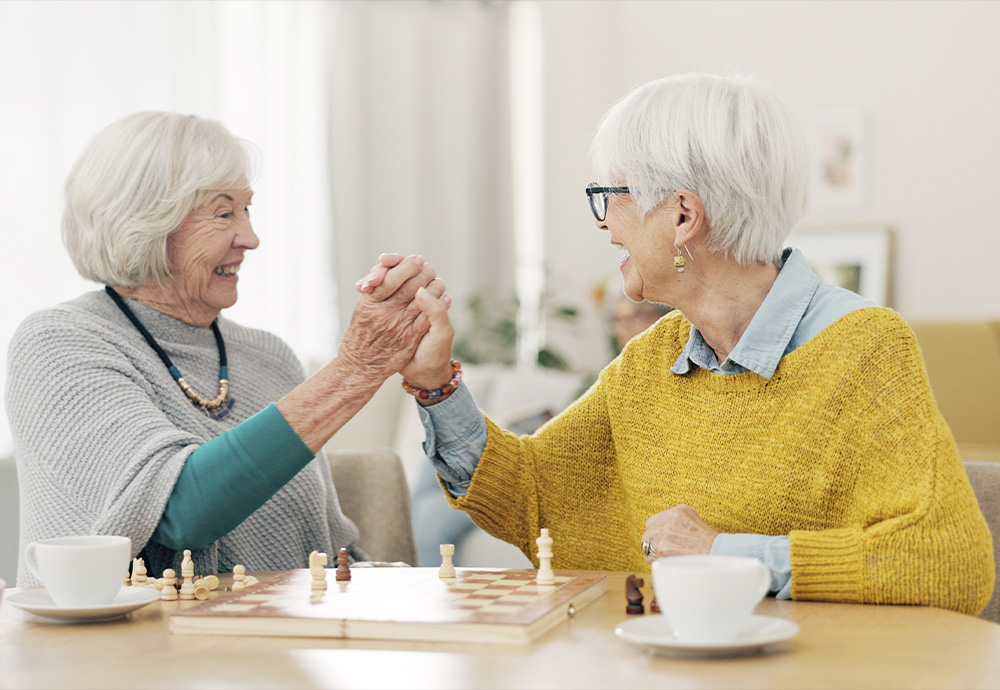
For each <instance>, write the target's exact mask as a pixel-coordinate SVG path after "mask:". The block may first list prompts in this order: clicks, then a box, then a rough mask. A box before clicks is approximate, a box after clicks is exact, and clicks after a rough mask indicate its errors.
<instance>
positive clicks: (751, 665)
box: [0, 573, 1000, 689]
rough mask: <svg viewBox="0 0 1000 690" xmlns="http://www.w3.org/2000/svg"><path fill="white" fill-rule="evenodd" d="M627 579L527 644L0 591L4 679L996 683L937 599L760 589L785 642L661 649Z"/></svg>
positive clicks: (113, 683)
mask: <svg viewBox="0 0 1000 690" xmlns="http://www.w3.org/2000/svg"><path fill="white" fill-rule="evenodd" d="M646 581H647V583H648V582H649V578H648V577H647V578H646ZM624 582H625V573H609V574H608V589H607V593H606V594H604V595H603V596H602V597H601V598H600V599H598V600H597V601H595V602H593V603H591V604H590V605H588V606H587V607H585V608H583V609H582V610H580V611H579V612H577V613H576V615H575V616H574V617H573V619H571V620H569V621H567V622H565V623H560V624H559V625H558V626H557V627H555V628H554V629H552V630H551V631H549V632H548V633H546V634H545V635H544V636H543V637H541V638H539V639H538V640H537V641H536V642H534V643H532V644H529V645H493V644H461V643H430V642H376V641H344V640H331V639H312V638H279V637H246V636H233V637H229V636H212V635H178V634H171V632H170V630H169V611H170V610H178V609H180V608H183V607H185V606H188V605H190V603H189V602H163V603H160V602H154V603H152V604H150V605H149V606H146V607H145V608H142V609H140V610H139V611H136V612H134V613H132V614H129V616H127V617H126V618H124V619H121V620H118V621H114V622H109V623H90V624H62V623H53V622H48V621H45V620H43V619H40V618H37V617H35V616H33V615H31V614H29V613H26V612H24V611H21V610H20V609H17V608H15V607H14V606H11V605H10V604H9V603H7V602H6V601H4V603H3V604H2V606H0V688H143V689H146V688H239V689H244V688H279V687H280V688H368V687H372V688H682V687H685V688H687V687H690V688H734V687H760V688H809V687H823V688H862V687H863V688H989V687H992V688H1000V626H998V625H995V624H993V623H989V622H987V621H984V620H980V619H978V618H973V617H971V616H964V615H961V614H958V613H952V612H950V611H943V610H940V609H933V608H919V607H902V606H863V605H852V604H825V603H803V602H789V601H777V600H774V599H767V600H765V601H764V602H763V603H762V604H761V605H760V607H759V608H758V609H757V613H758V614H761V615H768V616H780V617H784V618H787V619H790V620H792V621H795V622H796V623H797V624H798V625H799V626H800V628H801V630H800V633H799V635H798V636H797V637H796V638H794V639H793V640H791V641H790V642H788V643H784V648H783V649H779V650H777V651H771V652H769V653H765V654H759V655H754V656H748V657H736V658H720V659H684V658H673V657H666V656H660V655H656V654H654V653H651V652H649V651H648V650H645V649H643V648H640V647H637V646H635V645H632V644H630V643H628V642H625V641H624V640H621V639H618V638H617V637H616V636H615V634H614V629H615V625H616V624H617V623H619V622H621V621H622V620H624V619H626V618H627V616H626V615H625V596H624V591H625V585H624ZM15 591H16V590H15ZM644 591H645V592H646V593H647V598H646V602H647V604H648V602H649V599H650V595H651V593H652V592H651V587H649V586H647V587H646V588H645V589H644ZM10 592H11V590H8V592H6V593H5V595H4V599H6V596H7V594H9V593H10ZM647 615H649V614H647Z"/></svg>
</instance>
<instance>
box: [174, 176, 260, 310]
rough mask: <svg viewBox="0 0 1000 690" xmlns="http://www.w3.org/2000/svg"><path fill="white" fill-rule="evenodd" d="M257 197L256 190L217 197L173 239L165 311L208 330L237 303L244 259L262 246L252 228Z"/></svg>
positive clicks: (210, 197)
mask: <svg viewBox="0 0 1000 690" xmlns="http://www.w3.org/2000/svg"><path fill="white" fill-rule="evenodd" d="M252 196H253V191H252V190H250V189H230V190H222V191H217V192H211V193H210V194H209V195H208V197H207V198H206V200H205V202H204V203H202V204H201V205H200V206H199V207H198V208H196V209H195V210H193V211H192V212H191V213H189V214H188V216H187V218H185V219H184V222H183V223H181V226H180V227H179V228H177V230H175V231H174V232H173V233H172V234H171V235H170V239H169V240H168V244H167V257H168V259H169V262H170V269H171V273H172V279H171V280H170V282H169V283H168V284H167V285H166V286H165V287H164V289H163V292H162V294H161V298H162V299H163V300H164V301H165V302H166V304H161V305H160V308H161V310H164V311H167V313H170V314H171V315H173V316H176V317H178V318H180V319H182V320H183V321H186V322H188V323H192V324H195V325H201V326H207V325H208V324H210V323H211V322H212V320H213V319H215V318H216V317H217V316H218V315H219V312H221V311H222V310H223V309H225V308H226V307H231V306H233V305H234V304H236V299H237V296H238V295H237V289H236V284H237V282H238V281H239V278H238V277H237V275H236V274H237V271H239V269H240V264H241V263H242V262H243V255H244V253H245V252H246V251H247V250H248V249H255V248H256V247H257V245H258V244H259V240H258V239H257V235H256V234H254V231H253V228H252V227H251V225H250V199H251V197H252ZM164 306H168V307H169V309H162V307H164Z"/></svg>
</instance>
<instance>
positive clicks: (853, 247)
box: [786, 226, 892, 307]
mask: <svg viewBox="0 0 1000 690" xmlns="http://www.w3.org/2000/svg"><path fill="white" fill-rule="evenodd" d="M786 245H787V246H789V247H795V248H796V249H801V250H802V253H803V255H804V256H805V258H806V261H808V262H809V265H810V266H811V267H812V269H813V270H814V271H816V274H817V275H818V276H819V279H820V281H822V282H824V283H832V284H834V285H839V286H840V287H843V288H847V289H848V290H852V291H854V292H856V293H858V294H859V295H861V296H862V297H867V298H868V299H870V300H871V301H873V302H875V303H876V304H878V305H879V306H883V307H891V306H892V304H891V302H892V294H891V289H890V288H891V280H890V279H891V270H892V233H891V231H890V230H889V229H888V228H884V227H879V226H871V227H856V228H801V229H799V230H796V231H795V233H793V234H792V236H791V237H790V238H789V239H788V241H787V242H786Z"/></svg>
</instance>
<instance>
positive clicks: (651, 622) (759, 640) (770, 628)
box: [615, 614, 799, 656]
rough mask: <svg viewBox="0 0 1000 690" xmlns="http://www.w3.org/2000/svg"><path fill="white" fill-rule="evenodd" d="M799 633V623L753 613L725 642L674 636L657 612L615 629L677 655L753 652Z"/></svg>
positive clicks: (620, 634)
mask: <svg viewBox="0 0 1000 690" xmlns="http://www.w3.org/2000/svg"><path fill="white" fill-rule="evenodd" d="M798 634H799V626H797V625H796V624H795V623H792V622H791V621H789V620H785V619H784V618H773V617H771V616H752V617H751V618H750V622H749V623H748V624H747V626H746V627H745V628H744V629H743V630H742V631H741V632H740V634H739V635H738V636H737V637H736V638H735V639H732V640H724V641H721V642H704V641H702V642H699V641H692V640H687V641H685V640H683V639H681V638H679V637H676V636H675V635H674V631H673V630H672V629H671V628H670V623H669V622H668V621H667V619H666V617H665V616H662V615H657V614H653V615H649V616H643V617H642V618H630V619H629V620H627V621H622V622H621V623H619V624H618V627H617V628H615V635H617V636H618V637H620V638H622V639H623V640H626V641H628V642H632V643H634V644H638V645H643V646H646V647H652V648H654V649H655V650H656V651H659V652H664V653H666V654H672V655H675V656H729V655H734V654H752V653H754V652H758V651H760V650H762V649H764V648H765V647H767V646H768V645H772V644H775V643H778V642H784V641H786V640H790V639H792V638H793V637H795V636H796V635H798Z"/></svg>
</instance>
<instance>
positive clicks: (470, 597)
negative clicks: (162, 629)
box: [170, 568, 607, 643]
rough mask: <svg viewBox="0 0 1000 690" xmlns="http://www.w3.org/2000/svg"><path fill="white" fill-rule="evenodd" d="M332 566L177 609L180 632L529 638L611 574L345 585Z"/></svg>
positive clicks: (355, 575)
mask: <svg viewBox="0 0 1000 690" xmlns="http://www.w3.org/2000/svg"><path fill="white" fill-rule="evenodd" d="M333 572H334V571H332V570H331V571H328V577H327V589H326V590H321V591H313V590H312V588H311V587H312V577H311V576H310V573H309V571H308V570H292V571H289V572H286V573H282V574H280V575H277V576H276V577H274V578H272V579H270V580H265V581H263V582H261V583H260V584H258V585H254V586H252V587H248V588H246V589H244V590H240V591H237V592H231V593H227V594H222V595H220V596H219V597H217V598H215V599H211V600H209V601H205V602H202V603H199V604H197V605H194V606H192V607H190V608H188V609H185V610H183V611H179V612H177V613H175V614H173V616H172V617H171V620H170V628H171V631H172V632H175V633H203V634H224V635H269V636H289V637H333V638H356V639H380V640H433V641H456V642H508V643H509V642H530V641H531V640H533V639H535V638H536V637H538V636H539V635H541V634H542V633H544V632H545V631H546V630H549V629H550V628H552V627H553V626H555V625H557V624H559V623H560V622H561V621H564V620H566V619H567V618H568V617H569V616H570V615H572V613H573V612H574V611H575V610H578V609H580V608H582V607H583V606H586V605H587V604H588V603H590V602H591V601H593V600H594V599H596V598H597V597H599V596H600V595H601V594H603V593H604V592H605V590H606V589H607V582H606V579H605V576H604V575H602V574H600V573H591V572H581V571H559V570H557V571H556V572H555V584H553V585H539V584H538V583H537V582H536V581H535V576H536V574H537V571H535V570H466V569H463V568H458V569H456V576H455V577H454V578H447V579H442V578H441V577H439V575H438V569H437V568H353V569H351V576H352V577H351V580H350V581H349V582H336V581H334V579H333Z"/></svg>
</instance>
